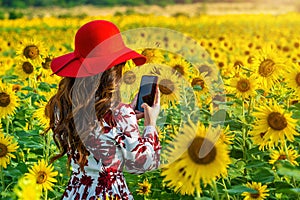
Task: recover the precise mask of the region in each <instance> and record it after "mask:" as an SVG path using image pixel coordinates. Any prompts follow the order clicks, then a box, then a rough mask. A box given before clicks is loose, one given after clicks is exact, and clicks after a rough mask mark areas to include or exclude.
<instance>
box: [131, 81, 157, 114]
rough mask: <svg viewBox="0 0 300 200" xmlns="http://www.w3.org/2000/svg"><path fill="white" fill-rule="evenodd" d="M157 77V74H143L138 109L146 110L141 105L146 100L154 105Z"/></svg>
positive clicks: (150, 104)
mask: <svg viewBox="0 0 300 200" xmlns="http://www.w3.org/2000/svg"><path fill="white" fill-rule="evenodd" d="M157 79H158V77H157V76H142V80H141V84H140V90H139V93H138V99H137V104H136V110H138V111H141V112H144V109H143V108H142V107H141V105H142V104H143V103H144V102H145V103H147V104H148V105H149V106H152V105H153V102H154V97H155V90H156V84H157Z"/></svg>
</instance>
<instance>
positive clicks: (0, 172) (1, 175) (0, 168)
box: [0, 166, 5, 191]
mask: <svg viewBox="0 0 300 200" xmlns="http://www.w3.org/2000/svg"><path fill="white" fill-rule="evenodd" d="M0 178H1V191H4V189H5V183H4V175H3V167H2V166H0Z"/></svg>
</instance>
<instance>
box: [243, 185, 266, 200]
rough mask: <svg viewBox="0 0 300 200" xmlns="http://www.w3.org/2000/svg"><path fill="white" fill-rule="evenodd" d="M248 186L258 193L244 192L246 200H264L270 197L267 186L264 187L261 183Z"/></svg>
mask: <svg viewBox="0 0 300 200" xmlns="http://www.w3.org/2000/svg"><path fill="white" fill-rule="evenodd" d="M246 186H247V187H248V188H251V189H254V190H256V193H250V192H243V193H242V196H245V198H244V200H263V199H266V198H267V196H269V194H268V192H269V190H268V189H267V186H266V185H262V184H261V183H257V182H252V183H247V184H246Z"/></svg>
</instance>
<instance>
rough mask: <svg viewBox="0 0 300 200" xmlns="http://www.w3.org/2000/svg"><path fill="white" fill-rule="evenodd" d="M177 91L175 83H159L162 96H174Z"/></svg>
mask: <svg viewBox="0 0 300 200" xmlns="http://www.w3.org/2000/svg"><path fill="white" fill-rule="evenodd" d="M174 89H175V85H174V83H173V81H171V80H169V79H162V80H161V81H160V82H159V90H160V91H161V93H162V94H166V95H168V94H172V93H173V91H174Z"/></svg>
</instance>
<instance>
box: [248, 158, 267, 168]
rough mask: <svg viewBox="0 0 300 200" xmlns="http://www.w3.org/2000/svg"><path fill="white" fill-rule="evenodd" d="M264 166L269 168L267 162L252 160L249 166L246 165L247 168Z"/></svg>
mask: <svg viewBox="0 0 300 200" xmlns="http://www.w3.org/2000/svg"><path fill="white" fill-rule="evenodd" d="M263 166H267V165H266V163H265V162H263V161H261V160H250V161H249V162H248V163H247V164H246V168H250V169H251V168H258V167H263Z"/></svg>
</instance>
